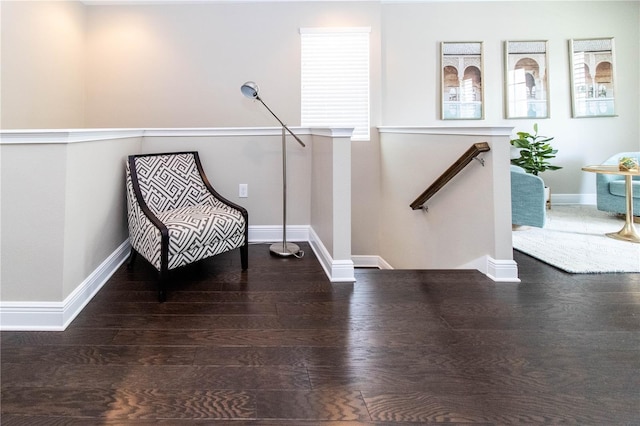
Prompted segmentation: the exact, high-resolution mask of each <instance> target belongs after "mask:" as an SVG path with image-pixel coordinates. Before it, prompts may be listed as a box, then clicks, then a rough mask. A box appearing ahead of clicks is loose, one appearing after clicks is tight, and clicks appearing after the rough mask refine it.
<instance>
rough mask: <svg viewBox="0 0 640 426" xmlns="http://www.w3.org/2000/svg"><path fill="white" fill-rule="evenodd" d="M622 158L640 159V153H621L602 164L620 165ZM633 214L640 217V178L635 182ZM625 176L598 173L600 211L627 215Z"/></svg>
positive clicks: (597, 187)
mask: <svg viewBox="0 0 640 426" xmlns="http://www.w3.org/2000/svg"><path fill="white" fill-rule="evenodd" d="M620 157H635V158H640V152H619V153H617V154H615V155H614V156H612V157H611V158H609V159H607V160H606V161H605V162H604V163H602V164H618V159H619V158H620ZM632 183H633V214H634V215H635V216H640V176H634V177H633V180H632ZM624 185H625V184H624V176H621V175H609V174H603V173H598V174H597V175H596V200H597V207H598V210H602V211H605V212H612V213H620V214H626V212H627V207H626V206H627V204H626V198H625V195H626V192H625V191H626V189H625V186H624Z"/></svg>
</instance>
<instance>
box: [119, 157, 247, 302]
mask: <svg viewBox="0 0 640 426" xmlns="http://www.w3.org/2000/svg"><path fill="white" fill-rule="evenodd" d="M126 169H127V172H126V176H127V216H128V221H129V240H130V243H131V258H130V260H129V266H130V267H132V266H133V261H134V260H135V257H136V255H137V254H140V255H142V257H144V258H145V259H146V260H148V261H149V262H150V263H151V264H152V265H153V266H154V267H155V268H156V269H157V270H158V271H159V272H160V280H159V299H160V301H161V302H163V301H164V300H166V280H167V274H168V271H169V270H171V269H175V268H178V267H180V266H183V265H187V264H189V263H193V262H196V261H198V260H201V259H204V258H207V257H210V256H214V255H216V254H220V253H224V252H226V251H229V250H233V249H236V248H240V260H241V266H242V270H246V269H247V267H248V229H249V228H248V225H249V218H248V213H247V210H246V209H244V208H243V207H240V206H238V205H236V204H234V203H232V202H231V201H229V200H226V199H225V198H223V197H222V196H220V194H218V193H217V192H216V191H215V190H214V189H213V187H212V186H211V184H210V183H209V181H208V179H207V177H206V176H205V173H204V170H203V169H202V164H201V163H200V158H199V156H198V153H197V152H179V153H163V154H147V155H131V156H129V159H128V161H127V167H126Z"/></svg>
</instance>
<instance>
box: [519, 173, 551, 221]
mask: <svg viewBox="0 0 640 426" xmlns="http://www.w3.org/2000/svg"><path fill="white" fill-rule="evenodd" d="M545 220H546V201H545V196H544V181H543V180H542V178H541V177H540V176H536V175H533V174H531V173H527V172H525V170H524V169H523V168H522V167H519V166H516V165H513V164H512V165H511V224H513V225H521V226H535V227H538V228H542V227H544V223H545Z"/></svg>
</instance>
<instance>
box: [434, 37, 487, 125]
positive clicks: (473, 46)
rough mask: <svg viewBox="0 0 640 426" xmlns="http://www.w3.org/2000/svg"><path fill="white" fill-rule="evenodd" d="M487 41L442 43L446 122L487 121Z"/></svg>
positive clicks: (442, 112) (444, 114)
mask: <svg viewBox="0 0 640 426" xmlns="http://www.w3.org/2000/svg"><path fill="white" fill-rule="evenodd" d="M483 69H484V66H483V42H481V41H469V42H441V44H440V73H441V78H440V81H441V84H440V88H441V91H440V96H441V118H442V119H443V120H482V119H484V93H483V83H484V78H483Z"/></svg>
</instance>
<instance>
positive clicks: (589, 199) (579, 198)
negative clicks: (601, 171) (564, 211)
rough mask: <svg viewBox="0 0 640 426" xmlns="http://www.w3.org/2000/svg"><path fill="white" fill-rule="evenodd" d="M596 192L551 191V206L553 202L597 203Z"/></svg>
mask: <svg viewBox="0 0 640 426" xmlns="http://www.w3.org/2000/svg"><path fill="white" fill-rule="evenodd" d="M597 201H598V200H597V198H596V194H554V193H553V190H552V191H551V208H553V205H554V204H558V205H560V204H584V205H593V206H595V205H596V204H597Z"/></svg>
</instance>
